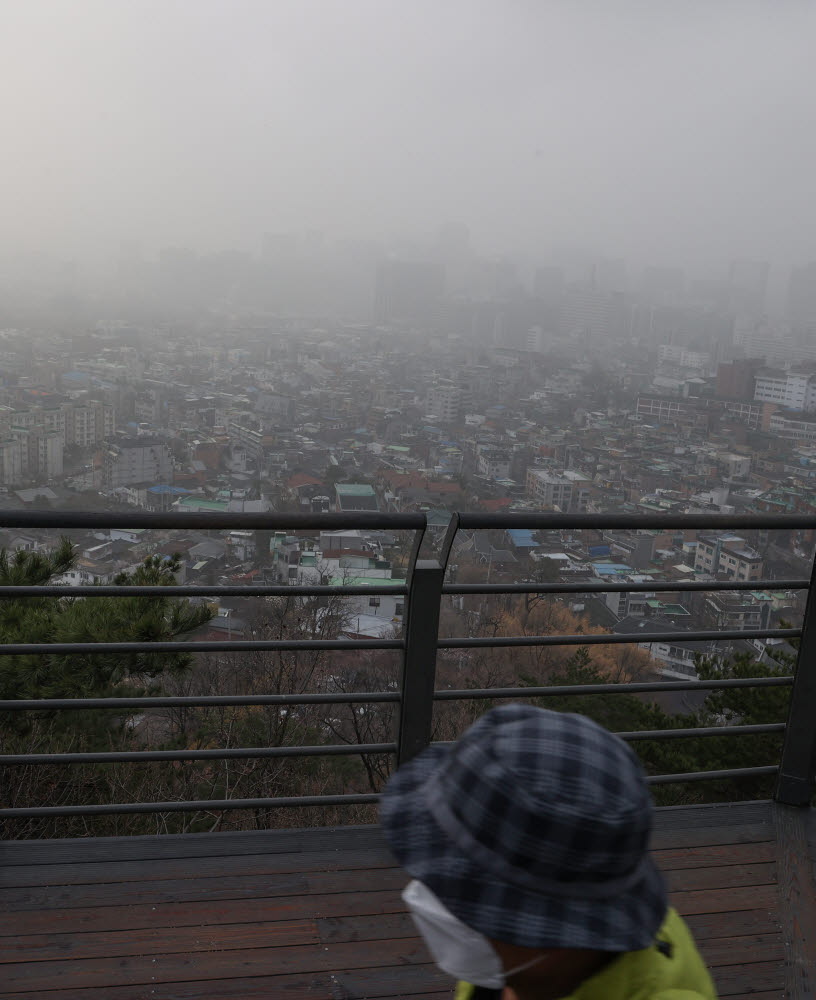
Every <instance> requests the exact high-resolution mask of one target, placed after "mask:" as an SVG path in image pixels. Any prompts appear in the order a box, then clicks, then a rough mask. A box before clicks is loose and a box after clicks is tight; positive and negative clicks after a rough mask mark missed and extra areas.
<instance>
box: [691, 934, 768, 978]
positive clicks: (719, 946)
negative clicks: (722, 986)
mask: <svg viewBox="0 0 816 1000" xmlns="http://www.w3.org/2000/svg"><path fill="white" fill-rule="evenodd" d="M697 944H698V947H699V949H700V953H701V954H702V956H703V959H704V960H705V963H706V965H708V966H709V967H710V968H712V969H714V968H716V967H717V966H719V965H733V964H734V962H736V961H739V962H742V963H743V964H744V965H750V964H752V963H753V962H782V961H784V958H785V945H784V944H783V942H782V935H781V934H780V933H779V931H776V932H775V933H771V934H747V935H744V936H741V937H728V938H717V939H716V940H708V941H698V942H697Z"/></svg>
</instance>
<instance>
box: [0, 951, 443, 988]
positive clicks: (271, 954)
mask: <svg viewBox="0 0 816 1000" xmlns="http://www.w3.org/2000/svg"><path fill="white" fill-rule="evenodd" d="M428 961H429V956H428V953H427V951H426V949H425V946H424V944H423V943H422V941H421V940H420V939H419V938H404V939H400V940H398V941H380V942H378V944H377V947H376V948H371V947H368V946H367V944H366V942H350V943H338V944H334V945H332V946H331V947H325V946H321V945H318V946H312V945H307V946H295V947H288V948H250V949H236V950H235V951H205V952H197V953H194V954H184V953H182V954H160V955H154V956H153V957H150V956H149V955H134V956H132V957H128V958H93V959H88V960H85V961H81V962H74V961H70V960H68V961H65V960H61V959H60V960H55V961H51V962H18V963H13V962H12V963H9V964H7V965H4V966H3V979H4V984H5V989H6V990H7V991H8V992H9V993H14V992H15V991H17V992H22V991H25V990H27V991H29V992H35V993H38V992H39V993H41V992H45V991H46V990H54V989H60V988H61V987H62V986H63V985H64V984H67V983H68V982H70V984H71V985H72V986H75V987H80V986H107V985H109V984H123V985H135V984H141V985H145V986H150V985H152V984H153V983H162V982H163V983H180V982H190V981H193V980H201V979H207V980H210V981H214V980H218V979H233V978H236V977H238V976H241V977H245V976H253V975H256V976H269V975H275V974H277V975H293V974H300V975H304V974H314V973H319V972H329V973H335V974H336V970H337V969H349V970H354V969H366V970H367V969H372V968H376V967H380V968H385V969H388V968H395V967H396V968H399V967H401V966H403V965H410V964H411V963H414V962H416V963H420V964H425V963H427V962H428Z"/></svg>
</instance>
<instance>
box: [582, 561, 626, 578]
mask: <svg viewBox="0 0 816 1000" xmlns="http://www.w3.org/2000/svg"><path fill="white" fill-rule="evenodd" d="M592 569H593V570H594V572H595V573H597V574H598V576H622V575H623V574H624V573H631V572H632V567H631V566H627V565H626V563H593V564H592Z"/></svg>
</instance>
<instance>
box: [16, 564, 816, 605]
mask: <svg viewBox="0 0 816 1000" xmlns="http://www.w3.org/2000/svg"><path fill="white" fill-rule="evenodd" d="M632 572H633V573H635V572H636V571H635V570H633V571H632ZM808 587H810V580H684V581H680V580H678V581H677V582H675V583H672V582H671V581H670V580H654V581H651V582H649V583H605V582H604V581H602V580H601V581H598V582H595V581H585V582H583V583H533V582H532V581H530V582H528V583H446V584H443V586H442V593H443V594H639V593H643V594H651V593H655V594H657V593H661V592H667V591H668V592H670V593H674V592H675V591H678V592H683V591H709V590H711V591H716V590H807V589H808ZM7 589H10V588H6V587H0V598H1V597H2V596H3V593H4V591H5V590H7ZM18 589H19V588H18Z"/></svg>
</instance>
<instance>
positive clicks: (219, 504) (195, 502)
mask: <svg viewBox="0 0 816 1000" xmlns="http://www.w3.org/2000/svg"><path fill="white" fill-rule="evenodd" d="M176 507H177V508H178V509H179V510H195V511H208V512H210V513H226V510H227V508H228V507H229V501H228V500H207V499H206V497H184V499H183V500H179V502H178V503H177V504H176Z"/></svg>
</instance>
